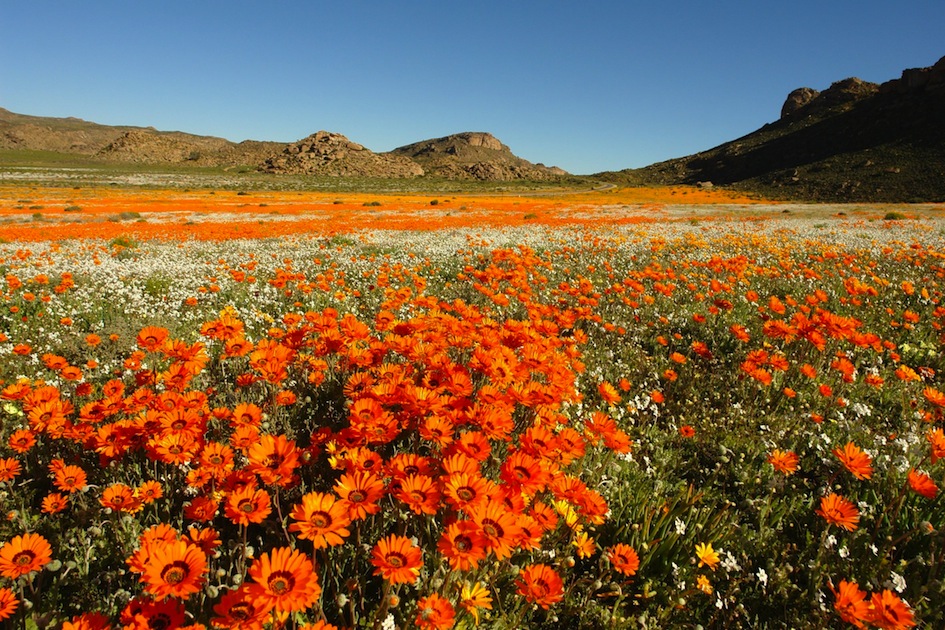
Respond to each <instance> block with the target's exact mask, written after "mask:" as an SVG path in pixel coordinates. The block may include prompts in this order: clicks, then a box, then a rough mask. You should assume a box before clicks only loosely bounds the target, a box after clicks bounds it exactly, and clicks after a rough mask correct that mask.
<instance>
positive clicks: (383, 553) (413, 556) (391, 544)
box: [371, 534, 423, 584]
mask: <svg viewBox="0 0 945 630" xmlns="http://www.w3.org/2000/svg"><path fill="white" fill-rule="evenodd" d="M421 557H422V552H421V551H420V548H419V547H417V546H416V545H414V544H413V543H412V542H410V539H409V538H407V537H406V536H398V535H397V534H391V535H390V536H387V537H386V538H382V539H380V540H379V541H377V544H376V545H374V549H373V550H372V551H371V564H373V565H374V567H375V568H374V575H380V576H381V577H383V578H384V579H385V580H387V581H388V582H390V583H391V584H413V583H414V582H415V581H416V580H417V576H419V575H420V567H421V566H423V560H422V559H421Z"/></svg>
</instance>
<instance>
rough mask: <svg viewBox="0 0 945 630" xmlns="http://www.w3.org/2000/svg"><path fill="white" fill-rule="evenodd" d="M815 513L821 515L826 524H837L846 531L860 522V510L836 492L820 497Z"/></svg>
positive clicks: (852, 528)
mask: <svg viewBox="0 0 945 630" xmlns="http://www.w3.org/2000/svg"><path fill="white" fill-rule="evenodd" d="M816 512H817V514H819V515H820V516H823V517H824V519H825V520H826V521H827V524H828V525H839V526H840V527H842V528H844V529H846V530H847V531H853V530H854V529H856V528H857V527H858V523H859V522H860V511H859V510H858V509H856V506H855V505H853V503H851V502H850V501H847V500H846V499H845V498H843V497H842V496H840V495H839V494H836V493H830V494H829V495H828V496H825V497H822V498H821V499H820V509H818V510H817V511H816Z"/></svg>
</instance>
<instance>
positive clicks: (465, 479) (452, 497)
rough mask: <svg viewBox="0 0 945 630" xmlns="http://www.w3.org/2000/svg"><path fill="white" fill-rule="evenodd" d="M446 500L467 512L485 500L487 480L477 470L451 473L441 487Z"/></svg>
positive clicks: (487, 489) (487, 490)
mask: <svg viewBox="0 0 945 630" xmlns="http://www.w3.org/2000/svg"><path fill="white" fill-rule="evenodd" d="M443 492H444V494H445V495H446V500H447V501H449V502H450V503H451V504H452V505H453V506H455V507H457V508H459V509H461V510H466V511H467V512H468V511H469V510H470V509H471V508H474V507H476V506H477V505H481V504H483V503H484V502H485V501H486V498H487V495H488V493H489V481H488V480H486V479H485V478H483V477H482V476H481V475H480V474H479V473H478V472H475V473H466V472H457V473H453V474H452V475H450V476H449V477H448V478H447V479H446V485H445V487H444V488H443Z"/></svg>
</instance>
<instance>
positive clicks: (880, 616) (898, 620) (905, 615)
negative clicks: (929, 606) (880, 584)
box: [865, 590, 916, 630]
mask: <svg viewBox="0 0 945 630" xmlns="http://www.w3.org/2000/svg"><path fill="white" fill-rule="evenodd" d="M865 619H866V621H867V623H870V624H872V625H874V626H877V627H879V628H887V629H889V630H903V629H905V628H912V627H914V626H915V625H916V621H915V617H914V616H913V614H912V609H911V608H909V605H908V604H906V603H905V602H904V601H902V600H901V599H899V596H898V595H896V594H895V593H893V592H892V591H890V590H884V591H883V592H882V593H873V595H872V597H870V601H869V603H868V609H867V611H866V617H865Z"/></svg>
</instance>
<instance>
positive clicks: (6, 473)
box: [0, 457, 23, 483]
mask: <svg viewBox="0 0 945 630" xmlns="http://www.w3.org/2000/svg"><path fill="white" fill-rule="evenodd" d="M22 469H23V468H22V466H21V465H20V460H18V459H16V458H14V457H6V458H4V459H0V483H2V482H4V481H10V480H12V479H15V478H16V476H17V475H19V474H20V471H22Z"/></svg>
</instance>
